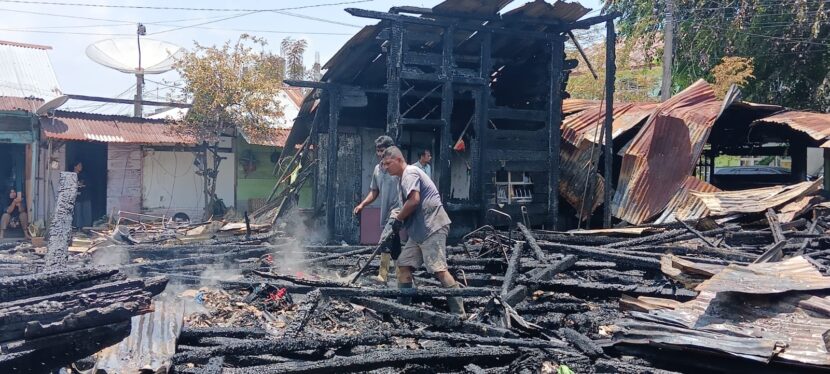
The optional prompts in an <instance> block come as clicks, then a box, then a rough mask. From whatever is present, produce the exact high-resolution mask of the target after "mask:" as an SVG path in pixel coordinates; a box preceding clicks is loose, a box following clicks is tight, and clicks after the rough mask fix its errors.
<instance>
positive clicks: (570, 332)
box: [558, 327, 604, 358]
mask: <svg viewBox="0 0 830 374" xmlns="http://www.w3.org/2000/svg"><path fill="white" fill-rule="evenodd" d="M558 333H559V336H560V338H561V339H562V340H565V341H567V342H569V343H571V344H573V345H574V347H576V348H577V349H579V351H580V352H582V353H584V354H586V355H587V356H588V357H591V358H597V357H600V356H602V355H603V354H604V352H603V351H602V348H600V347H599V346H598V345H597V344H596V343H594V342H593V341H592V340H591V339H590V338H589V337H587V336H585V335H582V333H580V332H579V331H576V330H574V329H571V328H567V327H565V328H561V329H559V331H558Z"/></svg>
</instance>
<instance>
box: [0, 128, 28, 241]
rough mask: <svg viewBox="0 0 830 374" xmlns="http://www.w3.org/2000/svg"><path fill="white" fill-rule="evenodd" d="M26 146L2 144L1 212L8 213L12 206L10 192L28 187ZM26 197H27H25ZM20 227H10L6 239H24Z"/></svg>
mask: <svg viewBox="0 0 830 374" xmlns="http://www.w3.org/2000/svg"><path fill="white" fill-rule="evenodd" d="M26 175H27V173H26V146H25V145H24V144H11V143H0V210H2V211H3V212H5V211H6V208H7V207H8V206H9V204H11V199H10V198H9V192H10V191H11V190H12V189H14V190H15V191H18V192H23V191H25V187H26ZM24 197H25V196H24ZM23 236H24V234H23V230H22V228H20V227H11V226H10V227H9V229H8V232H6V233H5V237H6V238H22V237H23Z"/></svg>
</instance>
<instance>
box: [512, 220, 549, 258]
mask: <svg viewBox="0 0 830 374" xmlns="http://www.w3.org/2000/svg"><path fill="white" fill-rule="evenodd" d="M516 227H518V228H519V231H521V233H522V235H523V236H524V237H525V241H526V242H527V245H528V246H530V249H532V250H533V256H534V257H536V259H537V260H539V261H544V260H545V252H543V251H542V248H541V247H539V243H537V242H536V238H535V237H534V236H533V233H531V232H530V230H528V228H527V227H526V226H525V225H524V224H522V223H521V222H518V223H516Z"/></svg>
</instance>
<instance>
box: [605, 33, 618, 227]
mask: <svg viewBox="0 0 830 374" xmlns="http://www.w3.org/2000/svg"><path fill="white" fill-rule="evenodd" d="M605 30H606V36H605V124H604V128H605V130H604V131H605V144H604V146H603V154H604V155H605V166H604V170H603V178H605V186H604V187H605V194H604V199H605V204H604V206H605V209H603V212H602V226H603V227H606V228H608V227H611V188H612V187H611V186H612V184H611V179H613V177H614V173H613V170H612V169H613V168H614V139H612V134H613V132H614V130H613V127H612V124H613V123H614V80H615V79H616V73H617V64H616V59H617V53H616V49H615V48H616V45H617V33H616V32H615V30H614V21H613V20H609V21H606V22H605Z"/></svg>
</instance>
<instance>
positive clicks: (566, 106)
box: [562, 99, 599, 115]
mask: <svg viewBox="0 0 830 374" xmlns="http://www.w3.org/2000/svg"><path fill="white" fill-rule="evenodd" d="M598 107H599V100H585V99H565V100H562V114H564V115H568V114H574V113H578V112H581V111H583V110H585V109H589V108H598Z"/></svg>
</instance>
